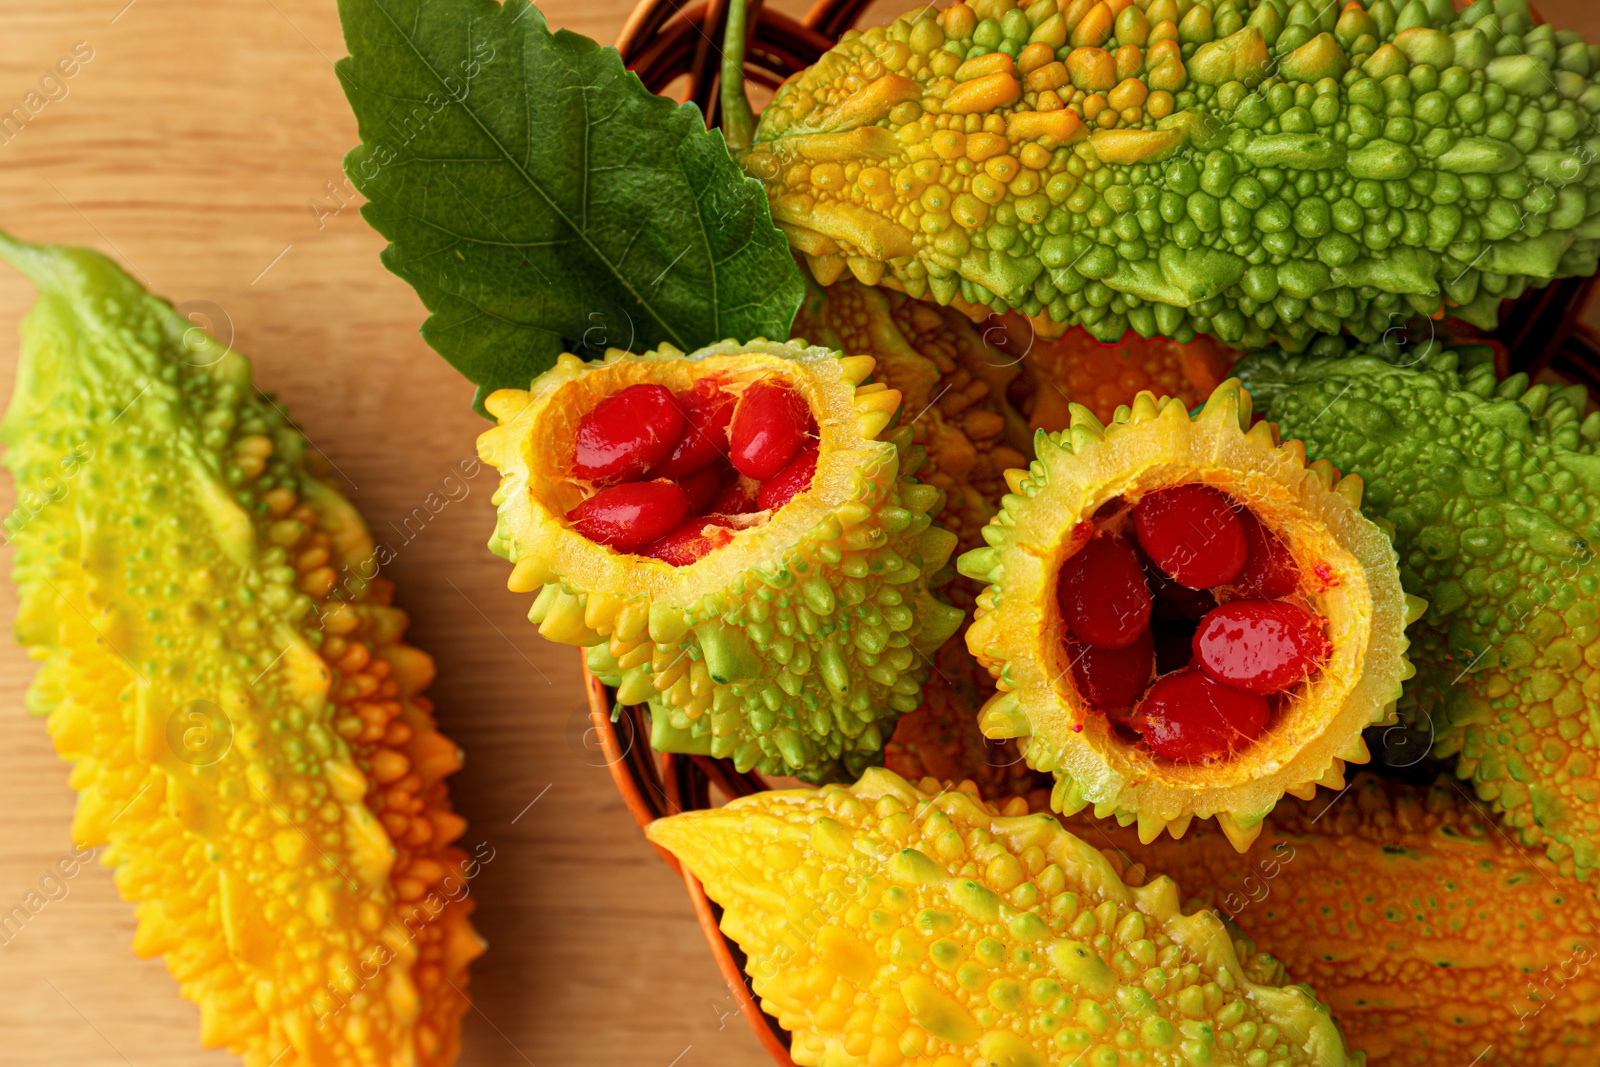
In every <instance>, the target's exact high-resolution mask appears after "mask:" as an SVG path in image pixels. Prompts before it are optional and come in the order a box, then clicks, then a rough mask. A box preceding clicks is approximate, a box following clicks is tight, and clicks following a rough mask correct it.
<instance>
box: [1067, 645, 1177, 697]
mask: <svg viewBox="0 0 1600 1067" xmlns="http://www.w3.org/2000/svg"><path fill="white" fill-rule="evenodd" d="M1067 655H1068V657H1070V659H1071V661H1072V679H1073V681H1074V682H1076V683H1077V685H1078V692H1079V693H1080V694H1082V695H1083V698H1084V699H1085V700H1087V701H1088V702H1089V704H1090V706H1091V707H1094V708H1098V709H1099V710H1101V711H1123V710H1126V709H1127V708H1131V707H1133V705H1134V703H1135V702H1136V701H1137V700H1138V699H1139V698H1140V697H1141V696H1143V695H1144V691H1145V690H1146V689H1147V688H1149V686H1150V679H1151V678H1152V677H1154V676H1155V668H1156V653H1155V644H1154V642H1153V641H1152V640H1151V637H1150V631H1149V630H1145V631H1144V632H1143V633H1141V634H1140V635H1139V636H1138V637H1137V638H1136V639H1135V640H1134V642H1133V644H1131V645H1129V646H1128V647H1127V648H1095V647H1094V646H1093V645H1086V644H1084V643H1083V642H1081V641H1076V640H1073V639H1071V638H1069V639H1068V640H1067Z"/></svg>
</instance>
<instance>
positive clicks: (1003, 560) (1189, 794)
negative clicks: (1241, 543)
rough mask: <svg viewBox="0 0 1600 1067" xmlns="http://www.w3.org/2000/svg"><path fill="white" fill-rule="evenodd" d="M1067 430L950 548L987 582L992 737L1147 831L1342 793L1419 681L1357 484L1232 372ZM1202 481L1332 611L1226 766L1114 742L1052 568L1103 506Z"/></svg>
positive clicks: (1066, 788) (983, 654)
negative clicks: (1324, 632)
mask: <svg viewBox="0 0 1600 1067" xmlns="http://www.w3.org/2000/svg"><path fill="white" fill-rule="evenodd" d="M1072 416H1073V418H1072V426H1071V428H1070V429H1068V430H1066V431H1064V432H1062V433H1057V434H1040V435H1039V436H1038V438H1037V439H1036V442H1035V453H1036V455H1037V456H1038V458H1037V459H1036V460H1035V461H1034V462H1033V464H1032V465H1031V466H1030V467H1029V468H1028V470H1026V471H1012V472H1010V473H1009V474H1008V479H1009V481H1010V484H1011V488H1012V492H1011V494H1010V495H1008V496H1006V497H1005V499H1004V500H1003V501H1002V506H1001V510H1000V514H999V515H997V516H996V517H995V518H994V520H993V521H992V522H991V523H990V524H989V525H988V526H987V527H985V528H984V535H985V539H986V540H987V541H988V543H989V547H987V548H981V549H975V550H973V551H971V552H968V553H966V554H965V555H963V556H962V557H961V559H960V561H959V562H958V566H959V568H960V570H961V573H962V574H965V575H967V576H968V577H970V578H974V579H979V580H982V581H987V582H989V583H990V584H989V588H988V589H987V590H986V591H985V592H984V594H983V595H982V596H981V597H980V598H979V600H978V608H977V612H976V617H975V619H974V621H973V624H972V625H971V627H969V628H968V630H967V647H968V648H969V649H971V651H972V653H973V655H975V656H977V657H978V658H979V660H980V661H982V662H984V663H986V664H987V665H988V666H989V669H990V671H991V672H992V673H994V674H995V676H996V677H997V678H998V679H999V688H1000V692H999V693H998V694H996V696H995V697H994V699H992V700H991V701H990V702H989V703H988V704H987V705H986V706H985V708H984V711H983V718H982V726H983V730H984V732H985V733H986V734H988V735H989V736H990V737H1017V738H1025V739H1026V740H1025V742H1024V743H1025V753H1026V756H1027V760H1028V763H1029V765H1030V766H1032V767H1034V768H1035V769H1037V770H1041V771H1048V772H1051V773H1053V774H1055V776H1056V785H1055V789H1054V790H1053V792H1052V794H1051V804H1052V806H1053V807H1055V809H1056V810H1058V811H1063V812H1067V813H1072V812H1076V811H1079V810H1082V809H1083V808H1085V807H1087V806H1089V805H1091V804H1092V805H1094V809H1095V813H1096V815H1097V816H1099V817H1101V818H1104V817H1106V816H1112V815H1114V816H1117V817H1118V818H1119V819H1121V820H1124V821H1126V820H1130V819H1134V818H1137V820H1138V822H1139V832H1140V835H1141V836H1142V837H1144V838H1145V839H1146V840H1153V839H1154V838H1155V837H1156V836H1158V835H1159V834H1160V833H1161V831H1162V830H1163V829H1170V831H1171V832H1172V834H1173V836H1175V837H1181V836H1182V835H1183V833H1184V831H1185V829H1187V827H1188V825H1189V822H1190V820H1191V819H1192V818H1194V817H1196V816H1198V817H1200V818H1202V819H1204V818H1211V817H1215V818H1216V819H1217V821H1218V822H1219V823H1220V824H1221V826H1222V828H1223V829H1224V830H1225V831H1226V832H1227V833H1228V836H1229V837H1230V838H1231V839H1232V840H1233V841H1234V844H1235V845H1236V846H1237V847H1239V848H1241V849H1243V848H1245V847H1246V846H1247V845H1248V844H1249V842H1250V841H1251V840H1252V839H1253V838H1254V836H1255V834H1256V833H1258V832H1259V828H1260V823H1261V820H1262V818H1263V817H1265V815H1266V814H1267V813H1268V812H1270V811H1271V810H1272V806H1273V804H1275V803H1276V802H1277V801H1278V799H1279V798H1280V797H1281V796H1283V794H1284V793H1286V792H1288V793H1294V794H1296V795H1299V796H1307V797H1309V796H1310V795H1312V794H1313V793H1314V792H1315V790H1316V787H1317V786H1318V785H1324V786H1327V787H1329V788H1333V789H1338V788H1340V787H1342V786H1343V784H1344V765H1345V763H1346V762H1355V763H1363V762H1366V761H1367V759H1368V758H1369V757H1368V752H1367V748H1366V745H1365V743H1364V742H1363V740H1362V737H1361V731H1362V730H1363V729H1365V728H1366V727H1368V726H1371V725H1373V724H1376V723H1382V722H1387V721H1392V719H1393V715H1394V705H1395V701H1396V700H1397V699H1398V698H1399V696H1400V682H1401V680H1402V679H1403V678H1407V677H1410V674H1411V668H1410V664H1409V662H1408V661H1407V659H1406V656H1405V650H1406V647H1407V643H1406V637H1405V627H1406V625H1407V623H1408V622H1410V621H1411V620H1413V619H1414V618H1415V617H1416V616H1417V615H1418V614H1420V612H1421V609H1422V606H1423V605H1422V602H1421V601H1419V600H1415V599H1414V598H1411V599H1408V598H1407V597H1406V595H1405V593H1404V592H1403V591H1402V590H1401V588H1400V579H1399V575H1398V571H1397V569H1396V563H1395V553H1394V549H1393V548H1392V547H1391V546H1390V544H1389V541H1388V539H1387V538H1386V537H1385V536H1384V534H1383V532H1382V531H1381V530H1379V529H1378V528H1377V527H1376V526H1374V525H1373V524H1372V523H1370V522H1368V521H1367V520H1366V519H1365V518H1363V517H1362V515H1361V512H1360V509H1359V505H1360V501H1361V481H1360V479H1358V478H1340V477H1339V476H1338V473H1337V472H1336V471H1335V470H1334V468H1333V467H1332V465H1331V464H1328V463H1317V464H1312V465H1310V466H1309V467H1308V466H1307V465H1306V462H1305V450H1304V448H1303V447H1302V446H1301V445H1300V443H1299V442H1298V441H1290V442H1280V441H1279V439H1278V437H1277V434H1276V430H1275V427H1273V426H1272V425H1271V424H1270V423H1257V424H1256V425H1254V426H1252V425H1251V413H1250V398H1249V394H1248V393H1246V392H1244V390H1243V389H1241V388H1240V386H1239V383H1238V382H1237V380H1230V381H1228V382H1226V383H1224V384H1223V385H1222V386H1220V387H1219V388H1218V389H1217V390H1216V392H1214V393H1213V394H1212V395H1211V398H1210V400H1209V401H1207V403H1206V405H1205V407H1204V409H1203V410H1202V411H1201V412H1200V414H1199V415H1197V416H1194V417H1192V418H1191V416H1190V414H1189V413H1188V412H1187V411H1185V410H1184V407H1183V404H1182V403H1181V402H1179V401H1177V400H1174V399H1171V398H1167V399H1164V400H1160V401H1158V400H1157V399H1156V398H1155V397H1154V396H1153V395H1152V394H1150V393H1141V394H1140V395H1139V396H1138V398H1137V399H1136V400H1135V401H1134V403H1133V405H1132V407H1131V408H1128V407H1123V408H1120V409H1118V411H1117V417H1116V418H1115V419H1114V420H1113V421H1112V423H1111V424H1110V425H1108V426H1107V425H1102V424H1101V423H1100V420H1099V419H1097V418H1095V417H1094V415H1093V414H1092V413H1091V412H1090V411H1089V410H1088V409H1087V408H1084V407H1081V406H1079V405H1074V406H1073V410H1072ZM1194 481H1199V482H1204V483H1206V484H1209V485H1212V486H1215V487H1216V488H1218V489H1221V490H1223V491H1225V492H1227V493H1228V494H1229V495H1230V496H1232V497H1233V498H1234V499H1235V500H1238V501H1240V502H1242V503H1245V504H1247V505H1248V506H1249V507H1250V508H1251V510H1252V511H1253V512H1255V514H1256V516H1257V517H1258V518H1260V519H1261V521H1262V522H1263V523H1265V524H1266V525H1267V526H1268V527H1269V528H1273V529H1275V530H1276V531H1277V532H1278V534H1279V536H1280V537H1282V538H1283V540H1284V542H1285V543H1286V544H1287V545H1288V546H1289V547H1290V550H1291V551H1292V552H1293V553H1294V555H1295V558H1296V560H1297V562H1298V563H1299V565H1300V571H1301V574H1302V585H1301V591H1302V592H1303V593H1304V594H1305V595H1307V596H1308V597H1309V598H1310V600H1311V601H1312V603H1313V604H1314V605H1315V606H1316V608H1317V610H1318V611H1319V613H1320V614H1321V615H1322V616H1323V617H1324V618H1325V619H1327V620H1328V632H1329V636H1330V637H1331V639H1332V641H1333V653H1332V656H1331V658H1330V659H1329V660H1328V662H1327V663H1326V664H1325V665H1324V666H1323V668H1322V669H1321V671H1320V672H1319V673H1318V674H1317V675H1316V676H1314V677H1313V678H1312V679H1311V680H1310V681H1309V682H1308V683H1307V685H1306V687H1305V689H1304V690H1303V691H1302V692H1300V693H1299V694H1298V695H1297V696H1296V698H1295V699H1294V700H1293V701H1292V703H1290V705H1289V706H1288V707H1287V708H1286V709H1285V710H1284V711H1283V713H1282V714H1281V715H1280V716H1279V717H1278V720H1277V721H1276V722H1275V723H1274V724H1273V725H1272V726H1271V728H1270V729H1269V730H1268V732H1267V733H1266V734H1265V735H1263V736H1262V737H1261V738H1259V739H1258V740H1257V741H1256V742H1255V743H1254V744H1253V745H1252V746H1251V747H1250V748H1249V749H1248V750H1247V751H1246V752H1244V753H1241V754H1239V755H1237V756H1235V757H1233V758H1232V759H1230V760H1228V761H1226V762H1223V763H1205V764H1176V763H1171V762H1167V761H1163V760H1157V759H1155V758H1154V757H1152V756H1151V755H1150V754H1149V753H1147V752H1145V751H1143V750H1142V749H1140V748H1137V747H1134V746H1130V745H1128V744H1127V743H1126V742H1124V741H1122V740H1121V739H1120V738H1118V736H1117V735H1116V733H1115V732H1114V731H1113V729H1112V727H1111V725H1110V724H1109V722H1108V720H1107V719H1106V717H1105V716H1104V715H1101V714H1099V713H1098V712H1096V711H1094V710H1093V709H1092V708H1091V707H1090V706H1089V705H1088V704H1087V703H1086V702H1085V701H1084V700H1083V698H1082V697H1081V696H1080V695H1079V694H1078V693H1077V691H1076V688H1075V686H1074V684H1073V682H1072V674H1071V670H1070V666H1069V662H1068V660H1067V658H1066V651H1065V647H1064V645H1063V640H1062V639H1063V636H1064V634H1065V630H1064V624H1063V623H1062V621H1061V619H1060V616H1059V609H1058V608H1057V607H1056V594H1055V590H1056V574H1057V572H1058V570H1059V569H1060V566H1061V563H1062V561H1063V560H1065V559H1066V558H1067V557H1068V556H1069V555H1071V554H1072V553H1073V552H1075V551H1076V550H1077V545H1078V542H1076V541H1075V540H1074V537H1073V531H1074V530H1075V529H1077V528H1078V527H1079V524H1080V523H1083V522H1085V521H1087V520H1089V519H1091V518H1092V516H1093V515H1094V514H1095V512H1096V511H1097V510H1098V509H1099V508H1100V506H1101V505H1103V504H1105V503H1106V502H1107V501H1109V500H1113V499H1116V498H1120V497H1123V496H1126V495H1133V496H1135V497H1137V496H1138V495H1139V494H1142V493H1144V492H1148V491H1150V490H1152V489H1156V488H1160V487H1162V486H1167V485H1174V484H1179V483H1183V482H1194Z"/></svg>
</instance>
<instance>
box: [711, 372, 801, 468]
mask: <svg viewBox="0 0 1600 1067" xmlns="http://www.w3.org/2000/svg"><path fill="white" fill-rule="evenodd" d="M810 414H811V412H810V411H809V410H808V409H807V408H806V402H805V401H804V400H803V399H801V397H800V394H798V393H796V392H795V391H794V390H793V389H790V388H789V387H788V386H786V385H784V384H783V383H782V382H781V381H779V380H778V379H776V378H762V379H761V380H760V381H758V382H756V383H755V384H753V385H751V386H750V387H749V388H748V389H746V390H745V391H744V395H743V396H741V397H740V398H739V406H738V407H737V408H735V409H734V412H733V422H732V423H731V424H730V425H729V427H728V441H729V444H730V445H731V451H730V452H729V454H728V458H729V459H731V460H733V465H734V466H735V467H737V468H738V469H739V473H740V474H745V475H748V476H749V477H751V478H754V479H756V480H757V481H765V480H766V479H768V478H771V477H772V476H773V475H774V474H777V473H778V472H779V471H781V470H783V468H784V467H786V466H788V464H789V461H790V460H791V459H793V458H794V454H795V453H796V452H798V451H800V446H801V445H803V444H805V436H806V422H807V419H808V418H809V417H810Z"/></svg>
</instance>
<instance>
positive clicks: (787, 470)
mask: <svg viewBox="0 0 1600 1067" xmlns="http://www.w3.org/2000/svg"><path fill="white" fill-rule="evenodd" d="M816 473H817V446H816V445H815V444H814V443H813V444H809V445H807V446H806V447H804V448H802V449H801V450H800V451H799V452H797V453H795V457H794V458H793V459H791V460H790V461H789V465H788V466H786V467H784V468H783V470H781V471H779V472H778V473H777V474H774V475H773V476H772V477H771V478H768V479H767V480H766V481H764V482H762V483H761V491H760V492H759V493H757V494H756V504H757V506H758V507H759V508H760V510H762V511H777V510H778V509H779V508H781V507H783V506H784V505H785V504H787V503H788V502H789V501H790V500H791V499H792V498H793V497H794V495H795V494H796V493H803V492H805V491H806V490H807V489H810V488H811V479H812V478H814V477H815V476H816Z"/></svg>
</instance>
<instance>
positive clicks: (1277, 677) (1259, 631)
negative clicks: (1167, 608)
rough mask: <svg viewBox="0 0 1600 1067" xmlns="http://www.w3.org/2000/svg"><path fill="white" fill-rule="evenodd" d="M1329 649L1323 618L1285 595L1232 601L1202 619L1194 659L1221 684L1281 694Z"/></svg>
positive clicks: (1330, 646)
mask: <svg viewBox="0 0 1600 1067" xmlns="http://www.w3.org/2000/svg"><path fill="white" fill-rule="evenodd" d="M1332 652H1333V645H1332V643H1331V642H1330V641H1329V640H1328V635H1327V634H1326V633H1324V632H1323V620H1322V618H1321V616H1319V615H1317V614H1316V613H1314V612H1311V611H1307V610H1306V609H1305V608H1303V607H1301V606H1300V605H1298V604H1294V603H1291V602H1290V601H1287V600H1255V599H1251V600H1230V601H1229V602H1228V603H1226V604H1224V605H1222V606H1221V607H1219V608H1217V609H1216V610H1215V611H1212V612H1211V613H1210V614H1208V615H1207V616H1206V617H1205V618H1204V619H1202V620H1200V628H1199V629H1198V630H1196V631H1195V634H1194V661H1195V663H1197V664H1198V665H1199V666H1200V668H1201V669H1202V670H1204V671H1205V672H1206V674H1208V675H1210V676H1211V677H1212V678H1214V679H1216V680H1217V681H1219V682H1221V683H1222V684H1223V685H1228V686H1232V687H1233V688H1235V689H1242V690H1244V691H1245V692H1247V693H1260V694H1261V695H1263V696H1265V695H1267V694H1270V693H1281V692H1283V690H1285V689H1288V688H1289V687H1290V686H1292V685H1295V684H1297V683H1298V682H1300V681H1301V680H1302V679H1303V678H1305V677H1306V676H1307V675H1308V674H1310V673H1311V672H1312V671H1315V670H1316V669H1317V668H1318V667H1320V666H1321V665H1322V664H1323V663H1324V662H1325V661H1326V660H1327V658H1328V656H1329V655H1330V654H1331V653H1332Z"/></svg>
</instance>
